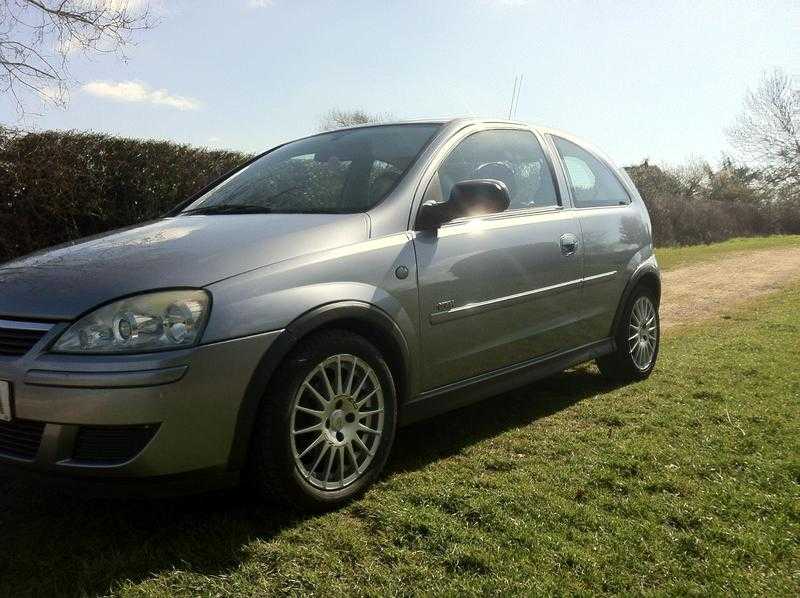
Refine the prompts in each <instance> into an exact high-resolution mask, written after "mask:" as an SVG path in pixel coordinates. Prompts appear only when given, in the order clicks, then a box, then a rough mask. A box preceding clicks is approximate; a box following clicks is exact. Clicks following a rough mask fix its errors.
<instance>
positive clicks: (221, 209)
mask: <svg viewBox="0 0 800 598" xmlns="http://www.w3.org/2000/svg"><path fill="white" fill-rule="evenodd" d="M270 213H272V208H269V207H267V206H259V205H256V204H219V205H216V206H200V207H199V208H194V209H192V210H185V211H183V212H181V215H182V216H185V215H187V214H203V215H211V214H270Z"/></svg>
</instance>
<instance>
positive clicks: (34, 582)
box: [0, 369, 613, 596]
mask: <svg viewBox="0 0 800 598" xmlns="http://www.w3.org/2000/svg"><path fill="white" fill-rule="evenodd" d="M612 388H613V387H612V386H609V384H608V383H607V382H606V381H605V380H604V379H602V378H601V377H600V376H599V375H597V374H596V373H593V372H592V371H591V370H587V369H576V370H571V371H568V372H564V373H562V374H560V375H558V376H554V377H553V378H550V379H548V380H544V381H542V382H539V383H537V384H536V385H533V386H528V387H525V388H522V389H519V390H516V391H513V392H510V393H506V394H503V395H499V396H497V397H493V398H491V399H487V400H486V401H483V402H481V403H478V404H475V405H472V406H469V407H465V408H463V409H460V410H458V411H455V412H451V413H449V414H445V415H442V416H439V417H436V418H434V419H431V420H428V421H426V422H422V423H419V424H416V425H413V426H410V427H408V428H404V429H402V430H400V431H399V433H398V437H397V441H396V444H395V449H394V453H393V454H394V457H393V458H392V460H391V461H390V463H389V466H388V471H387V474H386V476H389V477H391V476H392V475H393V474H395V473H398V472H402V471H408V470H414V469H418V468H422V467H424V466H425V465H426V464H428V463H430V462H433V461H436V460H439V459H442V458H445V457H447V456H449V455H453V454H456V453H458V452H460V451H461V450H462V449H463V448H464V447H465V446H468V445H470V444H473V443H475V442H477V441H479V440H483V439H486V438H491V437H493V436H496V435H498V434H501V433H502V432H504V431H506V430H509V429H512V428H516V427H520V426H526V425H528V424H531V423H532V422H535V421H536V420H538V419H541V418H545V417H547V416H549V415H551V414H553V413H556V412H558V411H560V410H562V409H565V408H567V407H569V406H571V405H573V404H575V403H577V402H579V401H581V400H583V399H585V398H587V397H591V396H595V395H597V394H600V393H603V392H607V391H609V390H611V389H612ZM310 518H313V516H309V515H302V514H297V513H291V512H286V511H280V510H276V509H275V508H270V507H264V506H260V505H258V504H255V503H254V502H253V501H251V500H249V499H248V498H247V497H245V496H244V495H243V494H242V493H240V492H238V491H231V492H228V493H222V494H211V495H205V496H194V497H186V498H180V499H170V500H159V501H131V500H127V501H121V500H99V499H91V500H85V499H82V498H80V497H78V496H73V495H65V494H62V493H59V492H56V491H53V490H48V489H44V488H42V487H40V486H36V485H33V484H28V483H23V482H21V481H16V480H13V479H10V478H1V477H0V538H2V545H3V548H4V550H3V553H4V555H5V556H4V557H3V559H4V561H5V565H6V566H5V567H4V569H5V572H4V574H3V575H2V576H0V595H4V596H5V595H14V596H19V595H28V594H31V595H43V594H46V595H74V594H81V593H95V592H101V593H105V592H107V591H108V589H109V587H110V586H112V585H114V584H115V583H118V582H123V581H125V580H130V581H131V582H132V583H136V582H139V581H142V580H144V579H147V578H150V577H152V576H153V575H156V574H165V573H168V572H169V571H171V570H173V569H181V570H185V571H194V572H197V573H200V574H202V575H210V576H213V575H219V574H225V573H227V572H230V571H231V570H232V569H234V568H236V567H237V566H238V565H239V564H240V563H241V562H242V561H243V560H245V559H246V558H247V554H246V551H247V544H248V543H249V542H250V541H252V540H255V539H262V540H267V541H268V540H269V539H271V538H273V537H274V536H276V535H277V534H278V533H280V532H281V531H282V530H285V529H289V528H293V527H296V526H298V525H300V524H302V523H303V522H304V521H306V520H308V519H310Z"/></svg>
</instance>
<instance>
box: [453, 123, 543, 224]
mask: <svg viewBox="0 0 800 598" xmlns="http://www.w3.org/2000/svg"><path fill="white" fill-rule="evenodd" d="M470 179H496V180H498V181H502V182H503V183H505V184H506V187H508V191H509V195H510V196H511V206H510V208H509V209H512V210H519V209H524V208H533V207H541V206H553V205H557V204H558V196H557V195H556V190H555V187H554V185H553V177H552V176H551V174H550V168H549V166H548V164H547V160H546V159H545V155H544V152H543V151H542V147H541V146H540V145H539V141H538V140H537V139H536V137H535V136H534V135H533V133H530V132H528V131H510V130H498V131H483V132H480V133H475V134H474V135H471V136H469V137H467V138H466V139H465V140H464V141H462V142H461V144H460V145H459V146H458V147H456V149H455V150H453V153H451V154H450V155H449V156H448V157H447V160H445V161H444V163H443V164H442V166H441V167H440V168H439V183H440V185H441V188H442V197H443V198H444V199H447V198H448V197H450V190H451V189H452V188H453V185H455V184H456V183H458V182H460V181H467V180H470Z"/></svg>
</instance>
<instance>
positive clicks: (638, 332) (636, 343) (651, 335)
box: [597, 287, 661, 382]
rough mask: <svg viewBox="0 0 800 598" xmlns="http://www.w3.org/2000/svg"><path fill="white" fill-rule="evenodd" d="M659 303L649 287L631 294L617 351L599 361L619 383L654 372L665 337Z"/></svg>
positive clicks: (617, 337) (619, 327)
mask: <svg viewBox="0 0 800 598" xmlns="http://www.w3.org/2000/svg"><path fill="white" fill-rule="evenodd" d="M656 305H657V303H656V300H655V296H654V294H653V292H652V291H651V290H650V289H649V288H647V287H639V288H637V289H635V290H634V291H633V293H631V296H630V298H629V299H628V302H627V304H626V306H625V310H624V311H623V314H622V318H620V322H619V325H618V329H617V331H616V335H615V341H616V346H617V348H616V350H615V351H614V353H611V354H610V355H606V356H604V357H601V358H599V359H598V360H597V365H598V367H599V368H600V371H601V372H602V374H603V375H605V376H606V377H607V378H610V379H612V380H615V381H619V382H628V381H632V380H644V379H645V378H647V377H648V376H649V375H650V373H651V372H652V371H653V368H654V367H655V364H656V359H657V358H658V347H659V341H660V340H661V330H660V324H659V319H658V309H657V308H656Z"/></svg>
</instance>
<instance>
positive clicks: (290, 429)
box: [248, 330, 397, 509]
mask: <svg viewBox="0 0 800 598" xmlns="http://www.w3.org/2000/svg"><path fill="white" fill-rule="evenodd" d="M277 376H278V378H277V384H276V385H275V389H274V391H272V392H270V393H268V394H267V396H266V397H265V399H264V401H263V404H262V406H261V409H260V412H259V417H258V421H257V423H256V429H255V432H254V438H253V444H252V447H251V452H250V462H249V467H248V478H249V481H250V484H251V486H252V487H253V488H254V489H255V490H256V492H257V493H258V494H260V495H261V496H262V497H264V498H267V499H270V500H273V501H278V502H282V503H284V504H286V505H289V506H301V507H304V508H310V509H325V508H333V507H336V506H338V505H340V504H342V503H344V502H346V501H348V500H350V499H352V498H353V497H355V496H357V495H358V494H360V493H361V492H362V491H364V490H365V489H366V488H367V487H368V486H369V485H370V484H372V482H374V481H375V479H376V478H377V477H378V475H379V474H380V472H381V470H382V469H383V466H384V465H385V463H386V460H387V458H388V456H389V452H390V450H391V446H392V442H393V440H394V432H395V425H396V420H397V404H396V403H397V402H396V395H395V388H394V382H393V379H392V375H391V372H390V371H389V368H388V366H387V365H386V362H385V361H384V359H383V357H382V356H381V354H380V352H379V351H378V350H377V349H376V348H375V347H374V346H373V345H372V344H371V343H369V342H368V341H367V340H366V339H364V338H362V337H360V336H358V335H356V334H353V333H351V332H349V331H346V330H332V331H325V332H322V333H319V334H316V335H314V336H312V337H310V338H308V339H306V340H305V341H302V342H301V344H300V345H299V346H298V347H297V348H296V349H295V350H294V351H293V352H292V354H291V355H290V356H289V357H288V358H287V359H286V361H285V362H284V364H283V365H282V366H281V368H280V371H279V372H278V374H277Z"/></svg>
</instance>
